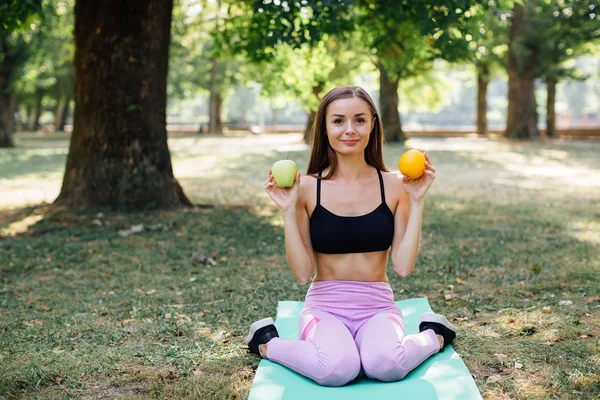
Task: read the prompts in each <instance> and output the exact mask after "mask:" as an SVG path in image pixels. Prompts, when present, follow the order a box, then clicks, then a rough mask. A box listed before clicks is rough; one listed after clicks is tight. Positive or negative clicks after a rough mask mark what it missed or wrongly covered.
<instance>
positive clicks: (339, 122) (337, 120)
mask: <svg viewBox="0 0 600 400" xmlns="http://www.w3.org/2000/svg"><path fill="white" fill-rule="evenodd" d="M333 123H334V124H341V123H342V120H341V119H336V120H335V121H333Z"/></svg>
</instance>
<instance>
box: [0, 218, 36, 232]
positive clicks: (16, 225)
mask: <svg viewBox="0 0 600 400" xmlns="http://www.w3.org/2000/svg"><path fill="white" fill-rule="evenodd" d="M42 219H44V216H43V215H30V216H28V217H26V218H23V219H22V220H20V221H16V222H13V223H12V224H10V225H9V226H8V228H6V229H3V230H2V234H3V235H6V236H14V235H16V234H19V233H23V232H27V229H29V227H31V226H32V225H35V224H36V223H37V222H39V221H41V220H42Z"/></svg>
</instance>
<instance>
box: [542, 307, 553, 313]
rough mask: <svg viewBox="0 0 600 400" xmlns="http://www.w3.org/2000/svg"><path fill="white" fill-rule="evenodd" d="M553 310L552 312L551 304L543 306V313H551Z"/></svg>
mask: <svg viewBox="0 0 600 400" xmlns="http://www.w3.org/2000/svg"><path fill="white" fill-rule="evenodd" d="M551 312H552V307H550V306H545V307H542V314H550V313H551Z"/></svg>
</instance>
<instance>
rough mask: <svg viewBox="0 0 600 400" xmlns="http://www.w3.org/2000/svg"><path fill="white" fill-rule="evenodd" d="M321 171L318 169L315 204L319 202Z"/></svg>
mask: <svg viewBox="0 0 600 400" xmlns="http://www.w3.org/2000/svg"><path fill="white" fill-rule="evenodd" d="M321 172H322V171H319V177H318V178H317V205H319V204H321Z"/></svg>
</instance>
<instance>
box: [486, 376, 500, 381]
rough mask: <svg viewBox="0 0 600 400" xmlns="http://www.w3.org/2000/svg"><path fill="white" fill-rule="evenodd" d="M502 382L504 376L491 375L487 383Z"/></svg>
mask: <svg viewBox="0 0 600 400" xmlns="http://www.w3.org/2000/svg"><path fill="white" fill-rule="evenodd" d="M501 380H502V375H491V376H489V377H488V378H487V381H486V382H487V383H494V382H499V381H501Z"/></svg>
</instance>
